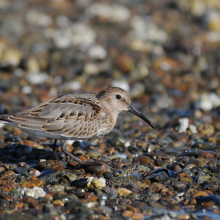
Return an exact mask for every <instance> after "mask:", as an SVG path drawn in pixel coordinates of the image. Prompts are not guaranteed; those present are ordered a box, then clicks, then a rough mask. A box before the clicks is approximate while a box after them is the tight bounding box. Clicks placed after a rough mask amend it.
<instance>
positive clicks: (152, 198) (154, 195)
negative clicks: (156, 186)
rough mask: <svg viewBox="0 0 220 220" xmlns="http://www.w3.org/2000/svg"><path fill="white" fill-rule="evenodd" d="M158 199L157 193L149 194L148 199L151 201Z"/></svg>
mask: <svg viewBox="0 0 220 220" xmlns="http://www.w3.org/2000/svg"><path fill="white" fill-rule="evenodd" d="M159 199H160V195H159V194H158V193H155V194H152V195H151V196H150V200H152V201H158V200H159Z"/></svg>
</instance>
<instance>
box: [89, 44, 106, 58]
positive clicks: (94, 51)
mask: <svg viewBox="0 0 220 220" xmlns="http://www.w3.org/2000/svg"><path fill="white" fill-rule="evenodd" d="M88 54H89V56H90V57H91V58H92V59H100V60H103V59H105V58H106V56H107V52H106V50H105V49H104V48H103V47H102V46H100V45H95V46H93V47H91V48H90V49H89V52H88Z"/></svg>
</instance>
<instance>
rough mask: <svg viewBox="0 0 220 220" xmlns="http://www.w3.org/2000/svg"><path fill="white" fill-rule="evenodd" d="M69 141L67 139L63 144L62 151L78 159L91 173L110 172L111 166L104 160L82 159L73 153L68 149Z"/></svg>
mask: <svg viewBox="0 0 220 220" xmlns="http://www.w3.org/2000/svg"><path fill="white" fill-rule="evenodd" d="M67 141H68V140H66V141H65V142H64V143H63V145H62V146H61V149H62V151H63V152H64V153H65V154H67V155H68V156H70V157H72V158H73V159H74V160H75V161H77V162H78V163H79V164H80V166H81V167H82V168H84V169H85V170H86V171H88V172H91V173H96V174H97V175H101V174H103V173H105V172H107V171H109V172H110V171H111V168H110V167H109V166H108V165H107V164H105V163H104V162H102V161H94V160H88V161H82V160H80V159H79V158H78V157H76V156H74V155H72V154H71V153H70V152H68V151H67V149H66V144H67Z"/></svg>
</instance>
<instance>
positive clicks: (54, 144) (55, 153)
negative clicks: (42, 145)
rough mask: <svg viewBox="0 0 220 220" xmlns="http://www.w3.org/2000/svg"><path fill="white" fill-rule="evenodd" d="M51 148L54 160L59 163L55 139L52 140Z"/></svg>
mask: <svg viewBox="0 0 220 220" xmlns="http://www.w3.org/2000/svg"><path fill="white" fill-rule="evenodd" d="M52 147H53V153H54V155H55V158H56V160H57V161H59V158H58V155H57V139H55V140H54V142H53V146H52Z"/></svg>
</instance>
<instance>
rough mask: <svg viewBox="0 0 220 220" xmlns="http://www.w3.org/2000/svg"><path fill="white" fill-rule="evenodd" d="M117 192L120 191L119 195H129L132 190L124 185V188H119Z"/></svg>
mask: <svg viewBox="0 0 220 220" xmlns="http://www.w3.org/2000/svg"><path fill="white" fill-rule="evenodd" d="M117 192H118V194H119V196H127V195H129V194H131V193H132V191H131V190H129V189H126V188H123V187H122V188H118V189H117Z"/></svg>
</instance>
